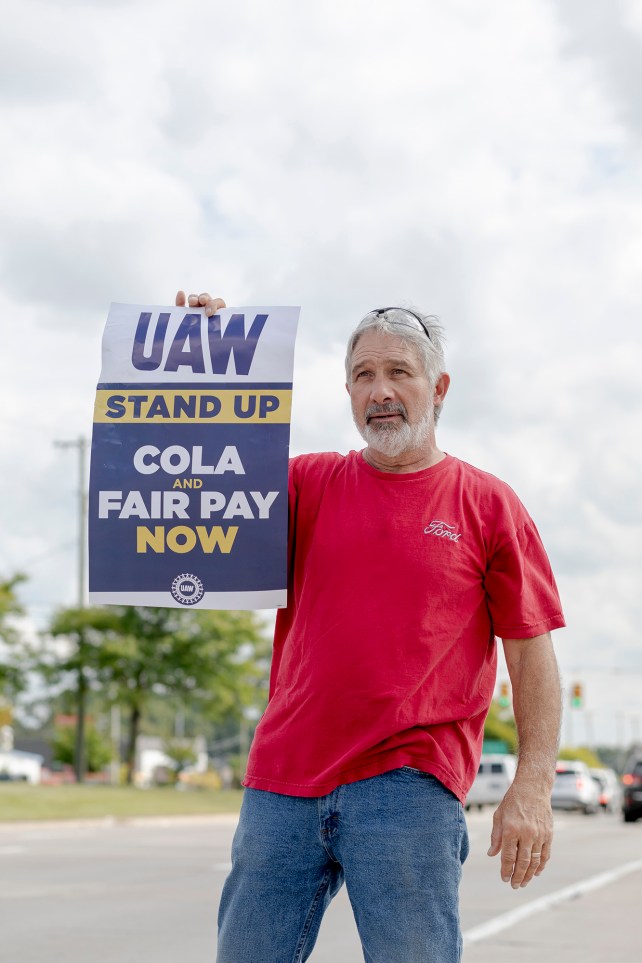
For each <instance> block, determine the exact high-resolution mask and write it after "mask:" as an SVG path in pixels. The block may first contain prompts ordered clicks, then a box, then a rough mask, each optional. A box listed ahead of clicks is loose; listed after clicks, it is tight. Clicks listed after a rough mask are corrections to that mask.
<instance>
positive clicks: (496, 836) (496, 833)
mask: <svg viewBox="0 0 642 963" xmlns="http://www.w3.org/2000/svg"><path fill="white" fill-rule="evenodd" d="M501 848H502V825H501V822H500V821H499V820H498V819H497V818H496V817H495V819H494V820H493V831H492V833H491V834H490V846H489V848H488V853H487V855H488V856H497V853H499V852H500V850H501Z"/></svg>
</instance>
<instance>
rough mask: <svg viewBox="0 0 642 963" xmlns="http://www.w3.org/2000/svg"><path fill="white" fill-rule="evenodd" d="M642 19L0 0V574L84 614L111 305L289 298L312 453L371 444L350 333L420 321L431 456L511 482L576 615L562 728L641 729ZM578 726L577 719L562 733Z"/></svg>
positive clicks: (607, 733) (48, 607)
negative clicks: (88, 488)
mask: <svg viewBox="0 0 642 963" xmlns="http://www.w3.org/2000/svg"><path fill="white" fill-rule="evenodd" d="M641 89H642V4H641V3H640V2H639V0H611V2H610V3H608V4H605V3H603V2H601V0H560V2H553V0H489V2H488V3H485V4H480V3H478V2H477V0H451V2H450V3H448V4H444V3H443V2H438V0H394V2H393V0H381V2H379V3H378V4H376V5H375V4H372V3H371V2H366V0H319V2H318V3H315V4H310V5H306V4H301V3H297V2H295V0H273V2H271V3H270V4H263V3H259V2H258V0H254V2H250V0H239V2H237V3H235V4H223V3H219V2H217V0H212V2H207V3H206V2H205V0H183V3H182V4H181V7H180V12H179V9H178V6H177V5H176V4H174V3H169V2H167V0H154V2H152V0H132V2H127V0H120V2H117V0H83V2H76V0H5V3H4V5H3V30H2V34H1V36H0V131H1V132H2V133H1V135H0V136H1V137H2V153H1V155H0V156H1V158H2V159H1V161H0V170H1V171H2V177H1V179H0V216H1V218H2V231H1V232H0V311H1V317H2V325H3V332H4V336H3V344H4V350H3V352H2V354H1V356H0V366H1V378H0V398H1V400H2V409H1V411H0V424H1V425H2V438H3V444H2V446H1V451H0V459H1V460H2V468H1V471H0V492H1V497H0V501H1V512H2V514H1V516H0V521H1V524H2V539H1V541H0V573H1V574H2V575H5V576H6V575H9V574H11V573H13V572H14V571H16V570H22V571H25V572H26V573H27V574H28V575H29V582H28V583H27V585H26V586H25V588H24V591H23V593H22V597H23V599H24V601H25V603H26V604H27V605H28V607H29V611H30V613H31V616H32V618H33V619H34V621H35V622H36V624H39V625H42V624H44V622H45V621H46V619H47V616H48V615H49V614H50V613H51V611H52V610H53V608H55V607H56V606H57V605H60V604H73V603H74V602H75V599H76V576H75V565H76V561H75V554H74V553H75V548H74V542H75V532H76V502H75V499H76V488H77V482H76V472H77V460H76V453H75V452H74V451H73V450H64V449H59V448H56V447H55V446H54V441H55V440H63V441H64V440H73V439H76V438H78V437H79V436H86V437H89V435H90V433H91V414H92V405H93V393H94V389H95V384H96V380H97V377H98V373H99V369H100V337H101V333H102V327H103V325H104V320H105V317H106V313H107V309H108V305H109V302H110V301H124V302H132V303H138V304H146V303H150V304H162V303H172V301H173V298H174V294H175V291H176V289H177V288H179V287H186V288H187V289H189V290H196V291H201V290H203V289H205V290H209V291H211V292H212V293H214V294H221V295H222V296H224V297H225V299H226V300H227V302H228V304H230V305H232V304H237V305H242V304H268V305H269V304H301V305H302V315H301V325H300V337H299V343H298V346H297V364H296V372H295V392H296V393H295V409H296V410H295V415H294V421H293V427H292V444H293V450H294V451H295V452H302V451H310V450H319V449H327V448H331V449H336V450H339V451H347V450H348V449H350V448H351V447H360V441H359V438H358V436H357V435H356V432H355V430H354V428H353V427H352V425H351V419H350V415H349V408H348V402H347V397H346V396H345V393H344V390H343V377H342V354H343V342H344V338H345V336H346V333H347V332H348V330H349V329H350V327H351V325H352V324H353V323H354V322H355V320H356V319H358V318H359V317H360V316H361V315H362V314H363V313H365V311H367V310H368V309H370V308H371V307H374V306H378V305H381V304H395V303H399V302H403V303H413V304H416V305H418V306H420V307H422V308H423V309H425V310H426V311H429V312H432V313H436V314H439V315H440V316H441V318H442V321H443V323H444V325H445V328H446V331H447V334H448V343H449V355H448V357H449V370H450V372H451V375H452V378H453V385H452V388H451V393H450V395H449V398H448V403H447V406H446V408H445V411H444V415H443V419H442V422H441V426H440V444H441V447H442V448H444V449H445V450H447V451H449V452H451V453H452V454H456V455H458V456H460V457H462V458H464V459H466V460H468V461H471V462H473V463H475V464H476V465H478V466H480V467H481V468H484V469H486V470H488V471H491V472H493V473H495V474H498V475H500V476H501V477H503V478H504V479H505V480H507V481H508V482H509V483H510V484H511V485H512V486H513V487H514V488H515V489H516V490H517V491H518V493H519V494H520V496H521V497H522V499H523V501H524V502H525V503H526V505H527V507H528V509H529V510H530V512H531V514H532V515H533V516H534V518H535V520H536V522H537V524H538V526H539V528H540V530H541V532H542V535H543V537H544V540H545V543H546V545H547V547H548V549H549V552H550V555H551V558H552V561H553V565H554V568H555V571H556V573H557V576H558V581H559V585H560V589H561V592H562V595H563V601H564V606H565V611H566V615H567V620H568V623H569V627H568V628H567V629H566V630H564V631H562V632H559V633H558V634H557V646H558V652H559V658H560V664H561V667H562V672H563V675H564V679H565V681H566V683H567V684H570V683H572V682H575V681H581V682H583V683H584V685H585V687H586V699H587V711H586V712H576V713H575V714H574V716H573V720H572V727H573V735H574V737H575V738H576V739H579V740H583V739H585V738H591V737H592V736H595V737H597V738H599V739H602V740H605V741H610V742H612V741H614V740H615V739H616V737H617V736H618V735H619V736H621V737H623V738H626V739H627V741H628V740H629V739H631V738H632V737H634V736H635V735H636V734H638V735H639V733H640V725H641V721H640V720H641V715H642V695H641V693H642V648H641V646H640V638H639V637H640V626H642V602H641V598H642V592H641V584H640V583H641V571H642V547H641V546H642V488H641V485H640V478H641V474H642V445H641V442H642V378H641V377H640V371H642V338H641V336H640V314H641V309H642V289H641V284H640V280H641V278H642V176H641V173H640V172H641V170H642V164H641V160H642V158H641V154H642V150H641V144H642V100H641V99H640V96H639V91H640V90H641ZM567 726H568V723H567Z"/></svg>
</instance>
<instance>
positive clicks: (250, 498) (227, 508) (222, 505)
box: [98, 445, 279, 554]
mask: <svg viewBox="0 0 642 963" xmlns="http://www.w3.org/2000/svg"><path fill="white" fill-rule="evenodd" d="M133 464H134V468H135V470H136V471H137V472H138V473H139V474H142V475H151V474H155V473H156V472H158V471H162V472H164V473H165V474H167V475H174V476H176V477H175V480H174V482H173V484H172V488H171V490H162V489H159V490H153V491H145V492H143V491H140V490H133V491H128V492H124V491H108V490H101V491H99V492H98V517H99V518H101V519H110V518H118V519H131V518H139V519H141V520H153V519H160V520H163V521H165V520H170V519H172V520H173V519H175V520H177V521H178V524H174V525H171V526H165V525H155V526H151V527H150V526H146V525H139V526H137V527H136V551H137V553H145V552H147V551H148V550H149V551H152V552H157V553H158V552H164V551H165V550H166V549H167V550H169V551H172V552H177V553H179V554H184V553H187V552H190V551H192V550H193V549H194V548H196V547H197V546H200V548H201V549H202V551H203V552H205V553H212V552H214V551H216V550H217V549H218V550H219V551H220V552H222V553H223V554H229V552H230V551H231V550H232V547H233V545H234V540H235V538H236V535H237V532H238V525H228V526H224V525H204V524H201V525H198V524H196V525H192V524H189V522H190V521H191V520H193V519H194V518H195V517H196V518H198V520H199V521H209V520H210V519H212V517H213V516H214V517H217V518H220V519H221V520H225V521H229V520H233V519H235V518H243V519H267V518H269V517H270V509H271V508H272V506H273V504H274V502H275V501H276V499H277V497H278V495H279V493H278V492H275V491H269V492H260V491H248V492H246V491H242V490H237V491H233V492H232V493H231V494H224V493H223V492H220V491H212V490H209V489H203V478H202V477H201V476H207V475H223V474H225V473H227V472H231V473H233V474H236V475H244V474H245V469H244V467H243V464H242V462H241V458H240V456H239V453H238V450H237V448H236V446H234V445H227V446H226V447H225V448H224V449H223V451H222V452H221V454H220V455H219V457H218V459H213V458H212V459H208V458H207V457H206V456H205V455H204V453H203V448H202V446H201V445H195V446H193V447H192V448H184V447H182V446H181V445H171V446H169V447H168V448H165V449H162V450H161V449H159V448H157V447H156V446H155V445H143V446H141V447H140V448H138V449H137V450H136V452H135V453H134V458H133ZM179 475H181V476H184V477H178V476H179ZM187 475H189V477H187ZM186 489H192V492H191V493H190V492H188V491H187V490H186ZM185 521H187V522H188V524H184V522H185Z"/></svg>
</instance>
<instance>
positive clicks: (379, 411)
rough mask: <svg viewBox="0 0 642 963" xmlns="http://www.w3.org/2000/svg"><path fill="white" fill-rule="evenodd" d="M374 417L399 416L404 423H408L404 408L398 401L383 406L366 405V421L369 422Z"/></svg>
mask: <svg viewBox="0 0 642 963" xmlns="http://www.w3.org/2000/svg"><path fill="white" fill-rule="evenodd" d="M374 415H401V417H402V418H403V419H404V421H408V412H407V411H406V406H405V405H402V404H401V402H400V401H388V402H386V404H385V405H368V407H367V408H366V421H370V419H371V418H372V417H373V416H374Z"/></svg>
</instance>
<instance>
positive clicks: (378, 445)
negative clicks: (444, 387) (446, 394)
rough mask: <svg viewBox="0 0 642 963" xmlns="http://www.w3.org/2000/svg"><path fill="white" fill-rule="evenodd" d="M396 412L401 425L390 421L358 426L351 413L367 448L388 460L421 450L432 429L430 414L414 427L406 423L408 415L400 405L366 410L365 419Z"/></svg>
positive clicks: (379, 406)
mask: <svg viewBox="0 0 642 963" xmlns="http://www.w3.org/2000/svg"><path fill="white" fill-rule="evenodd" d="M384 411H385V412H387V413H393V412H398V413H399V414H400V415H402V417H403V419H404V420H403V421H402V423H401V424H397V423H395V422H391V421H384V422H374V423H368V421H367V420H366V423H365V425H360V424H359V422H358V421H357V418H356V415H355V413H354V412H353V413H352V414H353V418H354V423H355V425H356V426H357V430H358V431H359V434H360V435H361V437H362V438H363V440H364V441H365V442H366V444H367V445H368V447H369V448H372V449H373V450H374V451H378V452H380V453H381V454H382V455H386V456H387V457H388V458H397V457H398V456H399V455H402V454H404V452H407V451H412V450H414V449H417V448H421V447H422V445H423V444H424V442H425V441H426V439H427V438H428V436H429V434H430V430H431V428H432V423H433V419H432V412H430V411H427V412H426V414H425V415H424V416H423V418H422V419H421V421H418V422H417V424H416V425H411V424H410V423H409V421H408V413H407V411H406V409H405V407H404V406H403V405H401V404H388V405H378V406H372V407H371V408H368V410H367V411H366V419H367V418H368V417H369V416H370V415H371V414H375V413H382V412H384Z"/></svg>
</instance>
